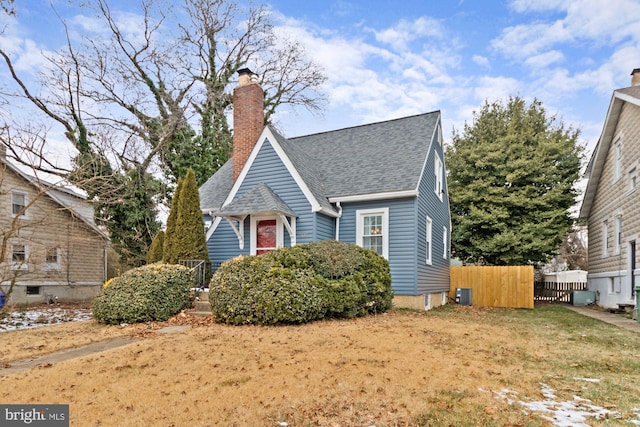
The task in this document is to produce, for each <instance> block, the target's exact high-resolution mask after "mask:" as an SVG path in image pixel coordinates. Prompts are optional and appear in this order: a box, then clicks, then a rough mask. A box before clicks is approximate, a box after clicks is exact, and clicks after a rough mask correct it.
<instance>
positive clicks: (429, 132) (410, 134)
mask: <svg viewBox="0 0 640 427" xmlns="http://www.w3.org/2000/svg"><path fill="white" fill-rule="evenodd" d="M439 118H440V112H439V111H434V112H431V113H426V114H420V115H416V116H410V117H405V118H401V119H395V120H389V121H385V122H379V123H373V124H368V125H362V126H356V127H350V128H345V129H340V130H334V131H329V132H323V133H317V134H312V135H307V136H301V137H296V138H290V139H286V138H284V137H283V136H281V135H279V134H278V133H277V132H275V131H274V130H273V129H271V131H272V133H273V134H274V136H275V138H276V140H277V141H276V142H277V143H278V144H280V146H281V147H282V149H283V150H284V151H285V153H286V154H287V156H288V157H289V159H290V160H291V162H292V163H293V165H294V167H295V168H296V170H297V171H298V173H299V174H300V176H301V178H302V179H303V180H304V182H305V183H306V185H307V186H308V187H309V189H310V191H311V192H312V193H313V195H314V197H316V199H317V200H318V202H319V203H320V205H321V206H322V207H324V208H326V209H328V210H330V211H335V209H334V208H333V206H332V205H331V203H329V200H328V199H329V197H345V196H356V195H367V194H375V193H385V192H396V191H405V190H416V189H417V188H418V181H419V179H420V174H421V172H422V168H423V165H424V163H425V161H426V157H427V155H428V152H429V145H430V142H431V140H432V139H433V136H434V133H435V131H436V128H437V124H438V120H439ZM232 170H233V166H232V160H230V161H229V162H227V163H226V164H225V165H224V166H223V167H222V168H220V170H219V171H218V172H216V173H215V174H214V175H213V176H212V177H211V178H210V179H209V180H208V181H207V182H206V183H204V184H203V185H202V186H201V187H200V200H201V202H200V205H201V207H202V209H204V210H214V211H215V210H217V209H219V208H220V207H221V206H222V203H223V202H224V200H225V199H226V197H227V195H228V194H229V191H230V190H231V187H232V182H231V180H232Z"/></svg>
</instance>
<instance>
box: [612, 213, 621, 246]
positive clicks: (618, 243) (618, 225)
mask: <svg viewBox="0 0 640 427" xmlns="http://www.w3.org/2000/svg"><path fill="white" fill-rule="evenodd" d="M615 239H616V246H615V248H614V249H615V251H616V254H619V253H620V249H621V248H622V218H621V217H619V216H618V217H617V218H616V237H615Z"/></svg>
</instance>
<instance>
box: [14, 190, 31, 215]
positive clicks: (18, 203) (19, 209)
mask: <svg viewBox="0 0 640 427" xmlns="http://www.w3.org/2000/svg"><path fill="white" fill-rule="evenodd" d="M26 207H27V193H25V192H24V191H18V190H11V215H12V216H16V215H20V216H25V215H26V212H27V211H26Z"/></svg>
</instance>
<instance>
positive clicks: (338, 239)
mask: <svg viewBox="0 0 640 427" xmlns="http://www.w3.org/2000/svg"><path fill="white" fill-rule="evenodd" d="M336 207H337V208H338V216H337V217H336V241H338V242H339V241H340V218H341V217H342V206H340V202H336Z"/></svg>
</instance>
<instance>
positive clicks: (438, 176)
mask: <svg viewBox="0 0 640 427" xmlns="http://www.w3.org/2000/svg"><path fill="white" fill-rule="evenodd" d="M443 169H444V168H443V167H442V160H440V156H438V153H434V160H433V170H434V174H435V184H434V187H433V191H434V193H436V196H438V198H439V199H440V200H442V193H443Z"/></svg>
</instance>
